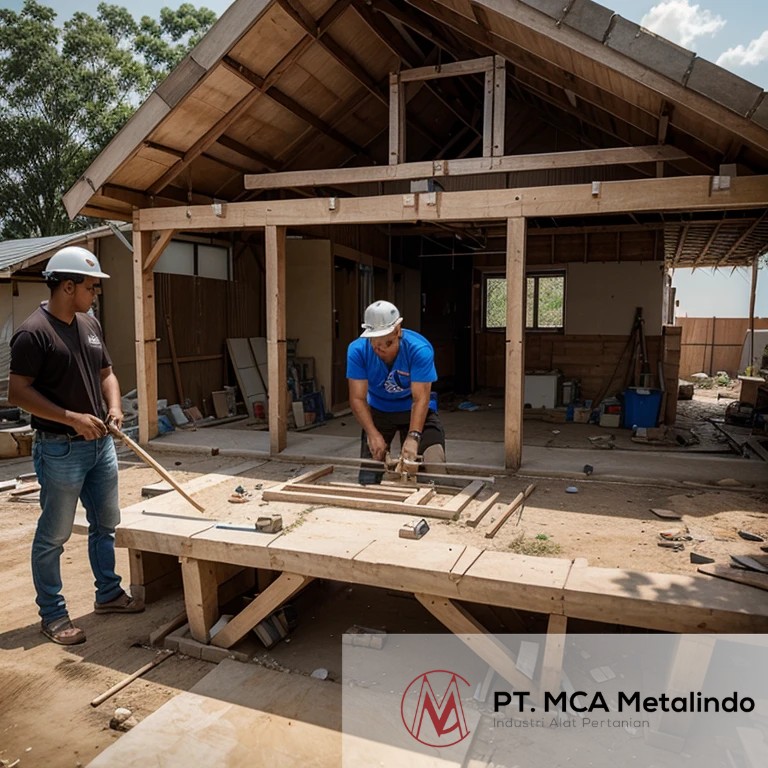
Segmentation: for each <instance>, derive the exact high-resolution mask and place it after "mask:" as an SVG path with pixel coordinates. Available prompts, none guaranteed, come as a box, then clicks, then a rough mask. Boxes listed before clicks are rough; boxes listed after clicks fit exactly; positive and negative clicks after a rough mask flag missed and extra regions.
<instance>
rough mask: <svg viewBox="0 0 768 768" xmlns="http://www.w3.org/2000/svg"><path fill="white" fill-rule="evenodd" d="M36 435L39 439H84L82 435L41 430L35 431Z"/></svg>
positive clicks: (71, 440)
mask: <svg viewBox="0 0 768 768" xmlns="http://www.w3.org/2000/svg"><path fill="white" fill-rule="evenodd" d="M37 437H38V439H39V440H69V441H70V442H72V443H74V442H75V441H76V440H85V437H84V436H83V435H67V434H64V433H63V432H41V431H40V430H38V431H37Z"/></svg>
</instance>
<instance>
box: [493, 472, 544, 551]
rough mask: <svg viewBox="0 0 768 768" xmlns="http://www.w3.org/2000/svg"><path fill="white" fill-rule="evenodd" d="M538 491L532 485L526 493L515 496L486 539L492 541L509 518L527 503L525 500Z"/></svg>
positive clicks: (532, 484) (522, 492)
mask: <svg viewBox="0 0 768 768" xmlns="http://www.w3.org/2000/svg"><path fill="white" fill-rule="evenodd" d="M535 490H536V485H535V484H534V483H531V484H530V485H529V486H528V487H527V488H526V489H525V490H524V491H521V492H520V493H518V494H517V496H515V498H514V499H513V500H512V501H511V502H510V504H509V506H508V507H507V508H506V509H505V510H504V511H503V512H502V513H501V517H500V518H499V519H498V521H497V522H496V524H495V525H494V526H493V528H491V529H490V530H489V531H487V532H486V534H485V538H486V539H492V538H493V537H494V536H495V535H496V534H497V533H498V532H499V529H500V528H501V526H502V525H504V523H506V522H507V520H509V518H510V517H511V516H512V515H513V514H514V512H515V510H516V509H517V508H518V507H519V506H520V505H521V504H524V503H525V500H526V499H527V498H528V497H529V496H530V495H531V494H532V493H533V492H534V491H535Z"/></svg>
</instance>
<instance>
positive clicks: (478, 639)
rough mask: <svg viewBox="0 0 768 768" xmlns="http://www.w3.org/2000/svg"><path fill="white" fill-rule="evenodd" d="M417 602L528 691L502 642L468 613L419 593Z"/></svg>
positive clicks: (461, 607)
mask: <svg viewBox="0 0 768 768" xmlns="http://www.w3.org/2000/svg"><path fill="white" fill-rule="evenodd" d="M415 597H416V599H417V600H418V601H419V602H420V603H421V604H422V605H423V606H424V607H425V608H426V609H427V610H428V611H429V612H430V613H431V614H432V615H433V616H434V617H435V618H436V619H437V620H438V621H440V622H441V623H442V624H443V625H444V626H445V627H447V628H448V629H450V630H451V632H453V633H454V634H455V635H456V636H457V637H458V638H459V640H461V641H462V642H463V643H464V644H465V645H466V646H467V648H469V649H470V650H472V651H473V652H474V653H476V654H477V655H478V656H479V657H480V658H481V659H482V660H483V661H485V662H486V663H487V664H488V665H489V666H491V667H493V668H494V669H495V670H496V671H497V672H498V673H499V674H500V675H501V676H502V677H503V678H504V679H505V680H506V681H507V682H508V683H510V684H511V685H512V686H514V687H515V688H516V689H517V690H520V691H525V690H528V689H529V688H530V687H531V681H530V680H529V679H528V678H527V677H526V676H525V675H524V674H522V672H520V670H518V669H517V667H516V666H515V657H514V655H513V654H512V652H511V651H510V650H509V648H507V647H506V646H505V645H504V644H503V643H502V642H501V640H499V639H498V638H497V637H496V636H495V635H492V634H490V633H489V632H488V630H487V629H485V627H483V626H482V624H480V622H479V621H477V619H475V618H474V617H473V616H471V615H470V614H469V613H468V612H467V610H466V609H465V608H464V607H463V606H461V605H459V604H458V603H455V602H453V601H452V600H447V599H446V598H442V597H437V596H435V595H425V594H419V593H417V594H416V595H415Z"/></svg>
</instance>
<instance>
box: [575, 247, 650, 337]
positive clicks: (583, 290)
mask: <svg viewBox="0 0 768 768" xmlns="http://www.w3.org/2000/svg"><path fill="white" fill-rule="evenodd" d="M663 299H664V269H663V266H662V264H661V263H660V262H651V261H648V262H627V261H623V262H620V263H610V264H607V263H594V262H593V263H588V264H581V263H579V264H575V263H574V264H569V265H568V270H567V276H566V297H565V332H566V333H568V334H578V335H605V336H628V335H629V333H630V332H631V330H632V324H633V322H634V318H635V309H636V308H637V307H642V308H643V318H644V319H645V333H646V335H647V336H659V335H660V334H661V326H662V308H663Z"/></svg>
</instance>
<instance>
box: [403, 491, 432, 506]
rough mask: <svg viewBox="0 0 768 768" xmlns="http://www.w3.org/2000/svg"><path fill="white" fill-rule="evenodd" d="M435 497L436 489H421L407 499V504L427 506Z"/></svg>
mask: <svg viewBox="0 0 768 768" xmlns="http://www.w3.org/2000/svg"><path fill="white" fill-rule="evenodd" d="M434 495H435V489H434V488H432V486H427V487H425V488H419V490H417V491H414V492H413V493H412V494H411V495H410V496H408V497H407V498H406V499H405V503H406V504H417V505H418V504H426V503H427V502H428V501H429V500H430V499H431V498H432V497H433V496H434Z"/></svg>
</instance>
